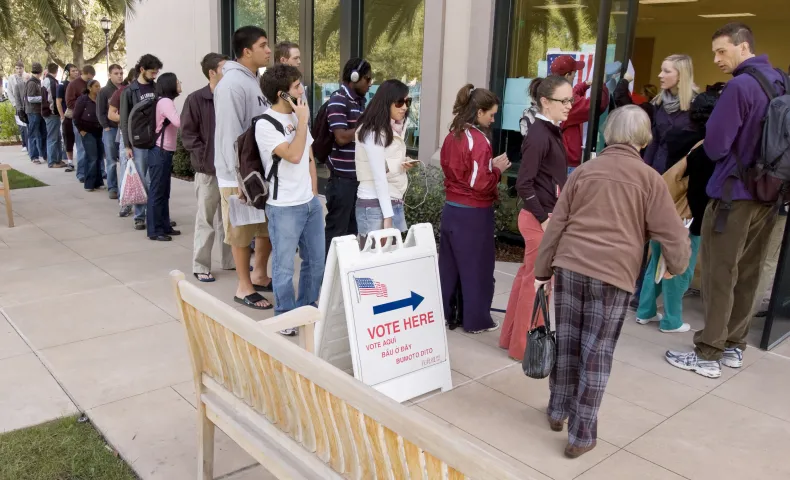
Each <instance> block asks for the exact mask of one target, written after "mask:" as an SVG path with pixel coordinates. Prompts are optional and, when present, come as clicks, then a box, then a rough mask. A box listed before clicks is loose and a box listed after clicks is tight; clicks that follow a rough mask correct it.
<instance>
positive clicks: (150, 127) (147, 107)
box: [128, 97, 170, 150]
mask: <svg viewBox="0 0 790 480" xmlns="http://www.w3.org/2000/svg"><path fill="white" fill-rule="evenodd" d="M158 101H159V97H154V98H147V99H145V100H141V101H139V102H137V103H136V104H135V105H134V107H132V111H131V112H129V127H128V128H129V132H128V133H129V141H130V143H131V144H132V146H133V147H135V148H140V149H144V150H149V149H151V148H154V147H155V146H156V142H157V141H158V140H159V139H160V137H161V139H162V143H164V141H165V140H164V137H165V128H166V127H167V126H168V125H170V120H168V119H165V121H164V122H163V123H162V130H161V131H160V132H159V133H156V104H157V102H158Z"/></svg>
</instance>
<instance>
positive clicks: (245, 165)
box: [234, 113, 285, 210]
mask: <svg viewBox="0 0 790 480" xmlns="http://www.w3.org/2000/svg"><path fill="white" fill-rule="evenodd" d="M258 120H266V121H267V122H269V123H271V124H272V125H273V126H274V128H276V129H277V131H278V132H280V133H281V134H283V135H285V129H284V128H283V125H282V124H281V123H280V122H278V121H277V120H275V119H274V118H272V117H271V116H270V115H267V114H265V113H264V114H263V115H258V116H257V117H255V118H253V119H252V125H251V126H250V128H248V129H247V130H246V131H245V132H244V133H242V134H241V135H240V136H239V138H238V139H237V140H236V144H235V145H234V147H235V149H236V158H237V160H238V164H239V166H238V170H237V175H238V177H239V187H240V188H241V191H242V194H243V195H244V198H245V199H246V203H247V204H248V205H252V206H253V207H255V208H258V209H260V210H265V209H266V201H267V200H269V183H268V182H270V181H272V179H274V189H273V190H274V191H273V192H271V193H272V198H273V199H274V200H277V189H278V183H279V182H278V178H277V171H278V170H279V167H280V160H282V158H280V157H279V156H277V155H275V154H274V153H273V152H272V168H271V169H269V173H268V175H267V174H266V170H265V168H264V166H263V160H262V159H261V152H260V150H259V149H258V142H256V141H255V125H256V124H257V123H258Z"/></svg>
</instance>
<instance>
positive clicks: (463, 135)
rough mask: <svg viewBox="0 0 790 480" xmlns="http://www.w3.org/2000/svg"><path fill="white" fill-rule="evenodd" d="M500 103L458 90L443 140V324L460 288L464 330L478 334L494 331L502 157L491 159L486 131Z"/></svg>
mask: <svg viewBox="0 0 790 480" xmlns="http://www.w3.org/2000/svg"><path fill="white" fill-rule="evenodd" d="M499 104H500V102H499V98H497V96H496V95H495V94H494V93H493V92H491V91H489V90H486V89H484V88H475V86H474V85H472V84H468V85H464V86H463V87H461V90H459V91H458V95H457V96H456V99H455V105H453V115H454V117H453V121H452V123H451V125H450V133H449V134H448V135H447V137H446V138H445V139H444V143H443V144H442V150H441V165H442V170H443V171H444V177H445V178H444V188H445V193H446V198H447V203H445V205H444V210H443V211H442V224H441V243H440V245H439V274H440V276H441V282H442V299H443V302H444V311H445V316H447V318H446V320H447V322H448V323H454V320H452V319H451V318H450V317H451V316H452V313H451V312H452V310H453V309H452V308H451V306H452V303H453V302H455V301H456V299H457V298H458V297H456V290H457V288H458V287H459V285H460V290H461V295H460V297H461V299H462V300H461V304H460V305H458V309H460V311H461V312H462V316H463V327H464V330H466V331H467V332H470V333H482V332H488V331H493V330H496V329H497V328H499V323H497V322H496V321H494V320H493V319H492V318H491V301H492V300H493V298H494V281H493V278H494V257H495V250H494V207H493V205H494V202H495V201H496V200H497V199H498V197H499V193H498V190H497V189H498V185H499V180H500V179H501V178H502V172H504V171H505V170H507V169H508V168H510V161H508V159H507V156H506V155H500V156H499V157H497V158H493V149H492V148H491V140H490V139H489V137H490V126H491V123H492V122H493V121H494V117H495V116H496V114H497V111H498V110H499Z"/></svg>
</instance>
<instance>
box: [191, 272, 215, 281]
mask: <svg viewBox="0 0 790 480" xmlns="http://www.w3.org/2000/svg"><path fill="white" fill-rule="evenodd" d="M192 275H194V276H195V278H197V279H198V282H206V283H210V282H213V281H214V280H216V278H214V275H212V274H211V272H209V273H193V274H192ZM201 275H202V276H203V277H205V278H200V276H201Z"/></svg>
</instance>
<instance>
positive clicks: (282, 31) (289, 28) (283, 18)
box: [274, 0, 299, 43]
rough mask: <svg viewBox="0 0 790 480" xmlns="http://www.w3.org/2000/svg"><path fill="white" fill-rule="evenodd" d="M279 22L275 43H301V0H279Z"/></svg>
mask: <svg viewBox="0 0 790 480" xmlns="http://www.w3.org/2000/svg"><path fill="white" fill-rule="evenodd" d="M275 8H276V9H277V15H276V16H275V17H274V20H275V23H276V24H277V28H276V34H277V39H276V40H275V43H280V42H293V43H299V0H277V3H276V7H275Z"/></svg>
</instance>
